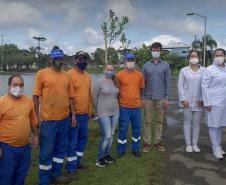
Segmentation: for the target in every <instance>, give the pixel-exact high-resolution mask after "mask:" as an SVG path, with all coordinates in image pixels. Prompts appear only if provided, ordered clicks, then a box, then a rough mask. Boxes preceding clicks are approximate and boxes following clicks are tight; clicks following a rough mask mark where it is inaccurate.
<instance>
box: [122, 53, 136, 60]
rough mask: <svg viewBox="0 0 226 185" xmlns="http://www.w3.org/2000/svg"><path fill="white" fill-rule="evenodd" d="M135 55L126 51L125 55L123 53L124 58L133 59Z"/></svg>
mask: <svg viewBox="0 0 226 185" xmlns="http://www.w3.org/2000/svg"><path fill="white" fill-rule="evenodd" d="M135 58H136V57H135V55H134V54H133V53H126V54H125V55H124V59H125V60H126V59H135Z"/></svg>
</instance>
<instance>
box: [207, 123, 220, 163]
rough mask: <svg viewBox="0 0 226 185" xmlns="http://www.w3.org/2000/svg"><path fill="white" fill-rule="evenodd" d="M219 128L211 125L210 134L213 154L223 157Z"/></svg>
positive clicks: (218, 157)
mask: <svg viewBox="0 0 226 185" xmlns="http://www.w3.org/2000/svg"><path fill="white" fill-rule="evenodd" d="M218 134H219V128H215V127H209V136H210V140H211V144H212V149H213V154H214V156H215V157H216V158H217V159H221V158H223V155H222V152H221V150H220V149H221V147H220V145H219V142H218V137H219V136H218Z"/></svg>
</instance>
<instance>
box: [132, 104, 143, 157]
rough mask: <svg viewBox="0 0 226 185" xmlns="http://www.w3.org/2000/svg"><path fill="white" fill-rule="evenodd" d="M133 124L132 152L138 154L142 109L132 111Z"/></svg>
mask: <svg viewBox="0 0 226 185" xmlns="http://www.w3.org/2000/svg"><path fill="white" fill-rule="evenodd" d="M131 123H132V145H131V150H132V152H133V153H138V152H139V146H140V126H141V108H134V109H132V114H131Z"/></svg>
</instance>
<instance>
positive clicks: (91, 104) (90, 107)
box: [89, 78, 93, 118]
mask: <svg viewBox="0 0 226 185" xmlns="http://www.w3.org/2000/svg"><path fill="white" fill-rule="evenodd" d="M92 113H93V101H92V90H91V78H90V88H89V117H90V118H91V117H92Z"/></svg>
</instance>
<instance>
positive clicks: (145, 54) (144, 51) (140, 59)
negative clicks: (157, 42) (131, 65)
mask: <svg viewBox="0 0 226 185" xmlns="http://www.w3.org/2000/svg"><path fill="white" fill-rule="evenodd" d="M133 53H134V54H135V56H136V58H137V63H138V65H139V67H141V66H142V65H143V64H144V63H145V62H147V61H148V60H150V58H151V54H150V49H149V47H148V46H146V45H145V44H143V45H142V47H141V48H134V49H133Z"/></svg>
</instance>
